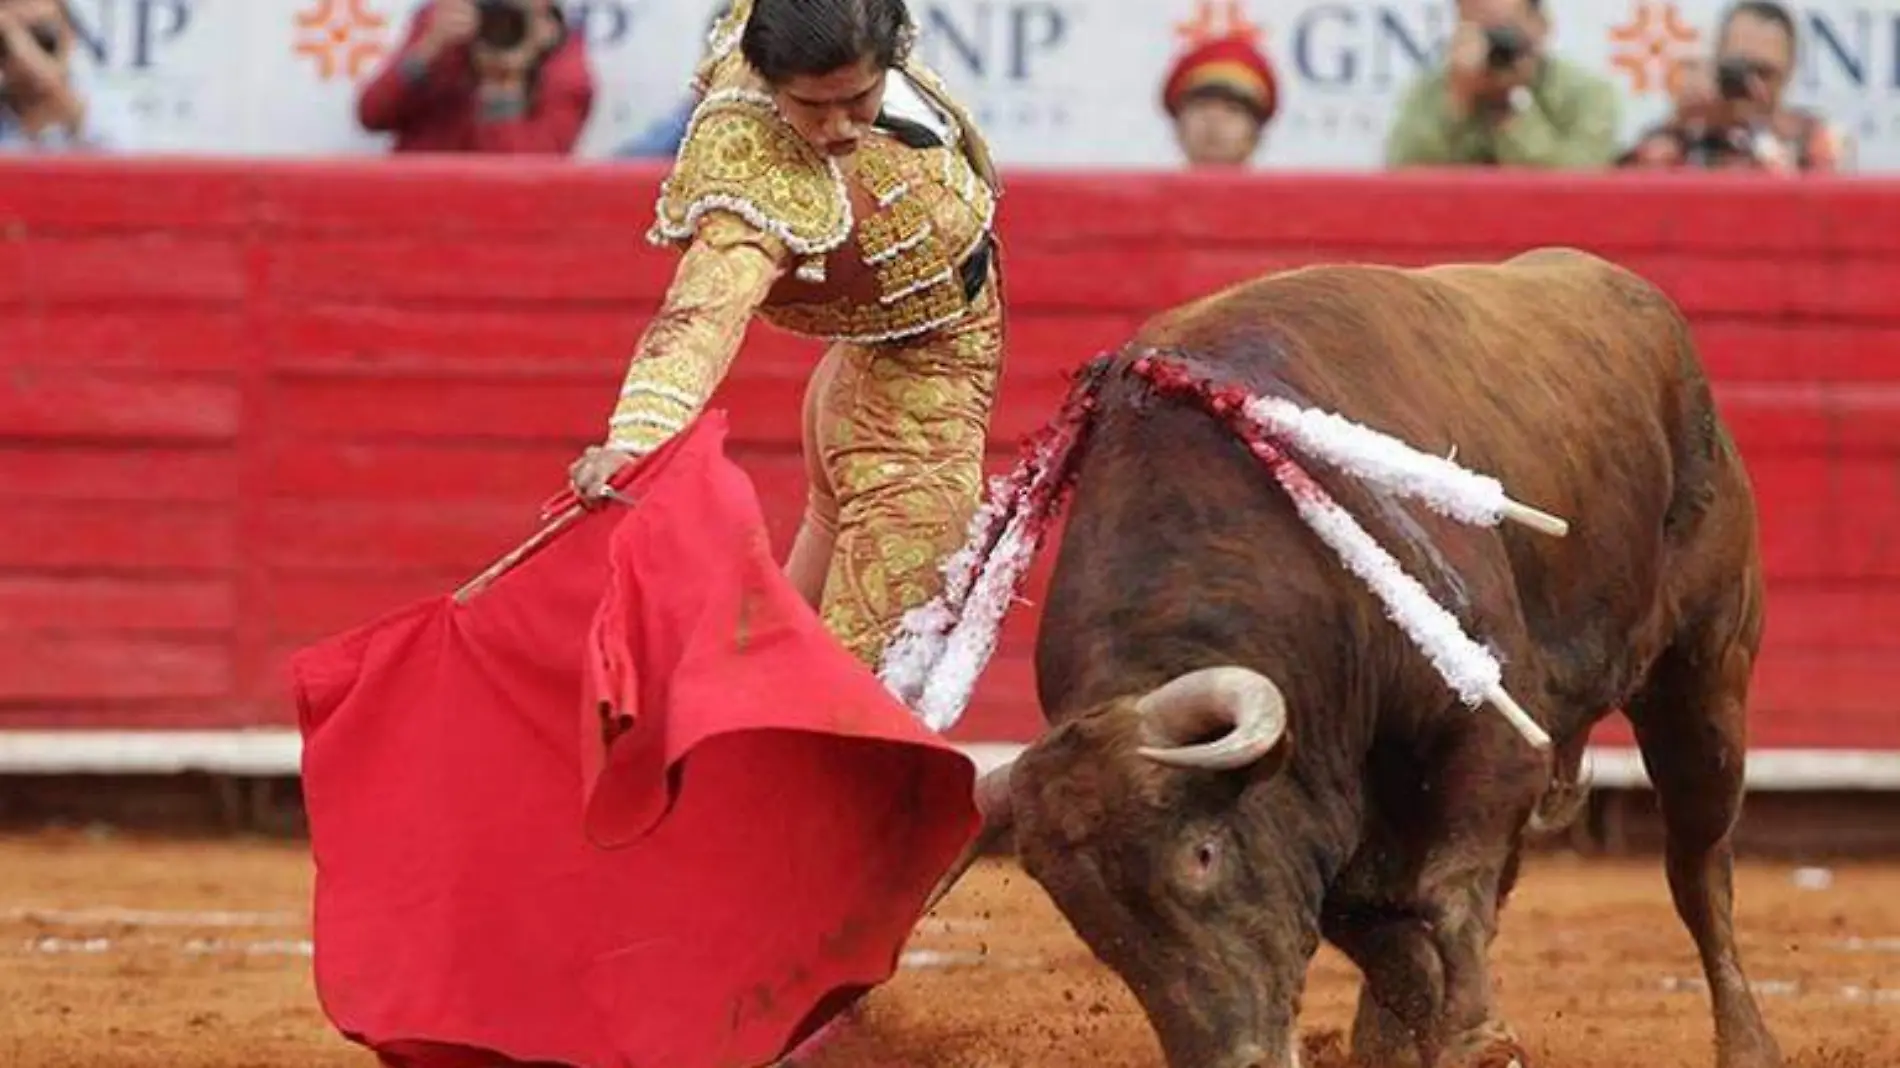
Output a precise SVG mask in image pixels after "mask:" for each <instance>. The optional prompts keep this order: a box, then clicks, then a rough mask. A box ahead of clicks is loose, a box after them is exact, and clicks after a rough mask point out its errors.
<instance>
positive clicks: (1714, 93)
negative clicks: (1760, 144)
mask: <svg viewBox="0 0 1900 1068" xmlns="http://www.w3.org/2000/svg"><path fill="white" fill-rule="evenodd" d="M1675 102H1676V117H1677V119H1678V120H1679V121H1681V122H1683V123H1684V124H1693V125H1701V126H1707V127H1713V128H1716V129H1726V128H1730V127H1740V126H1749V125H1752V124H1754V123H1756V122H1760V121H1763V120H1765V119H1767V118H1768V117H1769V115H1771V114H1772V113H1773V111H1774V100H1773V96H1772V94H1771V92H1770V90H1769V88H1768V71H1767V70H1766V69H1765V68H1764V67H1763V66H1762V65H1761V64H1760V63H1757V62H1755V61H1753V60H1750V59H1749V58H1747V57H1745V56H1727V57H1724V58H1722V59H1721V60H1720V61H1718V62H1717V63H1715V64H1714V65H1713V66H1711V65H1709V64H1708V63H1706V62H1700V61H1696V62H1690V63H1686V64H1684V65H1683V66H1682V67H1681V68H1680V69H1679V70H1678V72H1677V76H1676V92H1675Z"/></svg>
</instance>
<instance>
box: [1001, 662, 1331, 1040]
mask: <svg viewBox="0 0 1900 1068" xmlns="http://www.w3.org/2000/svg"><path fill="white" fill-rule="evenodd" d="M1287 743H1288V739H1287V713H1286V703H1285V701H1284V699H1283V698H1282V696H1281V693H1280V690H1279V688H1278V687H1276V686H1275V685H1274V684H1273V682H1272V681H1271V680H1270V679H1268V678H1266V677H1265V676H1262V675H1260V674H1258V673H1256V672H1253V671H1249V670H1246V669H1244V668H1237V667H1216V668H1209V669H1206V670H1201V671H1195V672H1192V673H1190V674H1187V675H1184V676H1182V677H1180V678H1177V679H1175V680H1174V681H1172V682H1169V683H1167V684H1166V685H1163V686H1161V687H1159V688H1158V689H1155V690H1154V691H1152V692H1150V693H1148V694H1146V695H1145V696H1141V697H1138V698H1129V699H1124V700H1120V701H1115V702H1110V703H1109V704H1107V705H1104V706H1102V707H1100V708H1097V709H1094V710H1092V711H1091V712H1090V713H1088V714H1087V715H1084V716H1081V717H1079V718H1076V719H1073V720H1071V721H1069V722H1066V723H1064V724H1063V725H1062V726H1060V727H1057V728H1056V729H1054V730H1052V731H1051V732H1050V733H1049V734H1048V735H1046V736H1045V737H1044V738H1043V739H1041V740H1040V741H1039V742H1037V743H1036V744H1035V745H1033V746H1031V747H1030V748H1029V749H1028V750H1027V751H1026V752H1025V753H1024V754H1023V755H1022V756H1021V757H1020V758H1018V759H1017V760H1016V762H1015V763H1014V764H1013V765H1012V766H1010V767H1007V768H1002V769H998V770H997V771H995V772H992V773H990V774H989V775H988V776H986V777H985V779H984V780H983V783H982V785H981V788H980V790H979V802H980V806H981V807H982V808H983V809H984V812H985V815H986V820H987V823H988V826H990V827H992V828H1001V827H1005V826H1007V827H1011V828H1012V829H1013V831H1014V836H1015V841H1016V851H1017V854H1018V856H1019V857H1020V858H1021V861H1022V864H1023V867H1024V868H1025V870H1027V871H1028V872H1029V874H1030V875H1031V876H1032V877H1033V878H1034V879H1035V880H1036V881H1037V882H1038V883H1040V884H1041V885H1042V886H1043V888H1044V889H1045V890H1046V891H1048V893H1049V895H1050V896H1051V897H1052V898H1053V899H1054V900H1055V902H1056V904H1057V905H1058V906H1059V907H1060V908H1061V909H1062V911H1063V913H1064V915H1065V916H1067V918H1068V920H1069V922H1070V924H1071V925H1072V926H1073V927H1074V928H1075V930H1076V932H1077V934H1079V935H1080V936H1081V937H1082V939H1083V940H1084V941H1085V942H1087V943H1088V945H1089V947H1090V948H1091V949H1092V950H1093V951H1094V952H1095V954H1096V955H1097V956H1098V957H1100V958H1101V959H1102V960H1103V961H1105V962H1106V963H1107V964H1108V965H1109V966H1110V967H1112V968H1114V969H1115V971H1116V972H1117V973H1119V974H1120V975H1121V977H1122V979H1123V980H1124V981H1125V982H1126V983H1127V984H1128V986H1129V988H1130V989H1131V990H1133V991H1134V993H1135V996H1136V997H1137V998H1138V999H1139V1000H1140V1001H1141V1004H1142V1006H1143V1008H1144V1009H1145V1010H1146V1011H1147V1015H1148V1018H1149V1020H1150V1022H1151V1023H1152V1024H1153V1025H1154V1028H1155V1030H1156V1033H1157V1034H1158V1035H1159V1037H1160V1039H1161V1044H1162V1047H1163V1049H1164V1050H1165V1051H1166V1053H1167V1058H1168V1062H1169V1064H1171V1065H1173V1066H1175V1068H1188V1066H1193V1068H1287V1066H1288V1065H1290V1064H1293V1063H1294V1054H1293V1052H1292V1049H1291V1047H1290V1043H1291V1042H1292V1041H1293V1025H1294V1018H1295V1016H1296V1015H1297V1000H1298V992H1299V989H1300V986H1301V983H1302V982H1303V977H1304V975H1305V965H1306V960H1307V958H1308V957H1310V956H1311V954H1312V952H1313V950H1314V949H1315V948H1316V945H1315V941H1314V939H1313V936H1312V935H1310V934H1308V933H1304V932H1307V931H1310V924H1303V923H1299V922H1293V921H1291V917H1292V915H1295V914H1301V913H1302V912H1303V910H1301V909H1300V908H1297V907H1291V908H1289V907H1288V906H1297V905H1298V904H1300V902H1297V901H1294V900H1289V896H1290V895H1307V896H1310V895H1311V893H1312V891H1313V889H1314V887H1312V886H1309V885H1306V884H1308V883H1311V882H1313V880H1311V879H1310V878H1305V877H1303V875H1302V874H1301V873H1300V872H1298V871H1297V870H1295V868H1296V867H1297V861H1296V860H1295V861H1293V862H1292V864H1289V860H1288V858H1285V857H1283V856H1282V855H1281V853H1282V851H1281V850H1278V849H1275V848H1274V847H1273V846H1272V845H1271V844H1268V843H1266V842H1263V841H1262V839H1263V838H1264V837H1265V836H1266V835H1268V834H1269V833H1270V831H1271V830H1273V828H1268V827H1263V826H1258V825H1256V824H1255V823H1253V822H1250V821H1249V819H1247V818H1244V817H1242V816H1241V815H1240V802H1241V798H1242V797H1243V795H1245V794H1246V793H1248V791H1249V788H1250V787H1254V786H1256V785H1261V784H1267V783H1268V782H1269V781H1270V780H1271V779H1272V778H1273V777H1274V775H1275V773H1276V772H1277V771H1278V770H1279V768H1280V767H1281V766H1283V764H1284V762H1285V759H1286V755H1287V750H1288V748H1289V746H1288V744H1287ZM1277 785H1279V786H1281V787H1284V786H1285V784H1277ZM1289 879H1291V880H1292V881H1291V882H1289Z"/></svg>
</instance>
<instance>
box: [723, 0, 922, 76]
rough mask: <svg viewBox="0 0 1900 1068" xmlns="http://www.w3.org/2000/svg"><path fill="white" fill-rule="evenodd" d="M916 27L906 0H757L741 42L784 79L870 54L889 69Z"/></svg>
mask: <svg viewBox="0 0 1900 1068" xmlns="http://www.w3.org/2000/svg"><path fill="white" fill-rule="evenodd" d="M915 33H916V31H915V29H914V28H913V25H912V23H911V20H910V9H909V8H908V7H907V6H905V3H904V0H754V3H753V5H752V17H751V18H749V19H747V20H746V27H745V36H744V37H743V38H741V39H740V42H739V48H740V50H741V51H742V52H744V54H745V58H746V62H747V63H750V64H752V69H754V70H756V71H758V72H759V73H760V74H761V75H763V76H764V78H765V80H766V81H768V82H771V83H772V84H773V85H782V84H784V83H785V82H787V81H790V80H791V79H793V78H797V77H816V76H819V75H824V74H830V73H831V72H832V71H834V70H838V69H840V68H842V67H849V66H851V65H852V64H854V63H861V62H863V61H864V60H867V59H868V60H871V61H872V62H874V63H875V64H876V65H877V66H878V68H879V69H881V70H889V69H890V68H892V67H895V66H896V65H897V63H898V61H899V60H900V59H902V57H903V53H904V51H905V49H906V48H908V47H909V44H910V40H911V38H912V37H913V36H914V35H915Z"/></svg>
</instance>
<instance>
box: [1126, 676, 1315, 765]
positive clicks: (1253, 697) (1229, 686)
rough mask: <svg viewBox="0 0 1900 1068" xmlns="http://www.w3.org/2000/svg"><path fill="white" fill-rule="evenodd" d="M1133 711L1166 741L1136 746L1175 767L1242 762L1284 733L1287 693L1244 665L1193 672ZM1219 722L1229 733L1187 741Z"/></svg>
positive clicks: (1145, 699) (1154, 736)
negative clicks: (1206, 738) (1188, 742)
mask: <svg viewBox="0 0 1900 1068" xmlns="http://www.w3.org/2000/svg"><path fill="white" fill-rule="evenodd" d="M1135 713H1136V714H1137V715H1139V716H1140V717H1141V721H1142V731H1143V733H1144V734H1146V735H1147V736H1148V737H1149V738H1151V739H1153V740H1155V741H1157V742H1160V743H1164V744H1160V745H1153V746H1144V747H1142V748H1141V749H1140V750H1138V751H1139V752H1140V753H1141V755H1142V756H1144V757H1147V758H1148V759H1149V760H1152V761H1154V762H1155V763H1157V764H1166V765H1168V766H1170V767H1176V768H1196V769H1201V770H1207V771H1231V770H1234V769H1236V768H1244V767H1247V766H1248V765H1250V764H1253V763H1254V762H1255V761H1258V760H1259V759H1260V758H1261V757H1264V756H1266V755H1267V754H1268V753H1270V752H1272V751H1273V747H1274V746H1276V745H1278V744H1280V739H1281V738H1283V737H1285V736H1286V698H1285V697H1284V696H1282V695H1281V693H1280V688H1279V687H1278V686H1275V685H1274V684H1273V680H1272V679H1269V678H1267V677H1266V676H1265V675H1262V674H1260V673H1259V672H1257V671H1249V670H1247V669H1246V668H1242V667H1212V668H1203V669H1201V670H1200V671H1193V672H1189V673H1188V674H1186V675H1183V676H1181V677H1180V678H1178V679H1175V680H1174V681H1173V682H1170V683H1167V684H1166V685H1164V686H1161V687H1160V688H1158V689H1156V690H1154V691H1153V692H1151V693H1149V694H1148V695H1147V696H1146V697H1143V698H1142V699H1141V700H1139V701H1137V702H1135ZM1221 727H1226V728H1227V733H1225V734H1223V735H1221V736H1220V737H1219V738H1216V739H1214V740H1213V741H1211V742H1203V743H1201V744H1199V745H1185V744H1183V743H1184V742H1185V741H1186V740H1187V739H1189V738H1196V737H1200V736H1202V735H1205V734H1207V733H1209V732H1210V731H1213V730H1216V729H1218V728H1221Z"/></svg>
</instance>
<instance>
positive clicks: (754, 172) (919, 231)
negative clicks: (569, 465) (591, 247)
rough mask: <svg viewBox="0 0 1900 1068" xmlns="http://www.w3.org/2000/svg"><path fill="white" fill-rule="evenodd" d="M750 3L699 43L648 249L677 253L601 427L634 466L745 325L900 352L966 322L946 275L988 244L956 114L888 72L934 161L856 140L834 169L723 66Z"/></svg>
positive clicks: (930, 82) (759, 91)
mask: <svg viewBox="0 0 1900 1068" xmlns="http://www.w3.org/2000/svg"><path fill="white" fill-rule="evenodd" d="M749 8H750V3H749V2H741V3H739V4H735V5H734V8H733V12H732V15H731V16H729V17H728V19H727V20H726V21H725V22H723V23H721V25H720V26H719V27H718V28H716V29H715V31H714V40H713V42H712V50H711V52H710V54H709V57H708V59H707V61H706V62H705V64H703V65H702V67H701V70H700V75H699V80H698V83H697V84H698V86H699V87H700V88H701V89H702V91H703V92H704V96H703V98H702V100H701V102H700V104H699V107H698V108H697V109H696V110H695V112H694V114H693V117H692V121H691V123H690V124H689V126H688V128H687V133H686V138H685V140H684V142H683V143H682V144H681V146H680V152H679V159H678V161H677V162H676V164H675V165H674V169H673V172H672V174H671V175H670V176H669V177H668V178H667V180H666V182H665V184H664V185H663V186H662V188H661V192H660V199H659V204H658V209H657V216H658V217H657V219H656V220H655V222H654V225H653V229H652V231H651V232H650V233H649V235H648V237H649V239H650V240H652V241H653V242H654V243H656V244H673V245H679V246H683V247H684V249H685V253H684V256H683V257H682V259H681V261H680V264H679V268H678V271H677V273H676V274H675V275H674V279H673V284H672V287H671V288H670V289H669V291H668V293H667V296H666V300H665V302H664V304H663V305H662V307H661V309H660V311H659V314H658V315H657V316H656V317H655V318H654V320H653V322H652V323H651V325H649V326H648V328H647V331H646V333H645V335H644V336H643V337H642V338H641V340H640V347H639V350H638V352H637V353H636V354H635V356H634V359H633V363H632V366H631V367H630V368H629V370H628V373H627V377H626V381H625V383H624V386H623V388H622V390H621V396H620V401H619V404H618V405H617V407H616V408H615V411H614V415H613V419H612V430H611V434H610V437H609V440H610V443H611V444H613V445H615V446H617V447H619V448H623V449H626V450H628V451H630V452H635V453H645V452H649V451H651V450H653V449H655V448H657V447H659V445H661V444H662V443H664V442H665V441H666V440H667V439H668V438H670V437H672V435H673V434H675V433H677V432H678V431H679V430H680V429H682V428H684V427H685V426H686V424H687V423H689V422H691V421H692V419H693V418H694V417H695V416H696V415H697V414H698V413H699V411H700V409H701V408H702V407H703V406H704V404H705V402H706V400H707V398H708V397H710V396H711V394H712V392H713V390H714V389H715V388H716V387H717V386H718V384H719V382H720V380H721V379H723V378H724V376H725V373H726V369H727V367H728V366H729V365H730V364H731V361H732V358H733V356H734V355H735V354H736V353H737V351H738V348H739V345H740V342H741V341H742V340H743V338H744V336H745V332H746V328H747V326H748V325H749V324H750V322H751V319H752V317H753V316H754V315H755V314H756V315H759V316H761V317H763V318H764V319H766V320H767V321H768V322H771V323H773V324H774V325H776V326H779V327H782V328H784V329H786V330H790V331H793V332H795V333H799V334H804V335H807V336H811V337H817V338H823V339H827V340H832V341H842V342H850V343H856V344H884V343H901V342H903V341H904V340H905V339H908V338H915V337H918V336H919V335H923V334H926V333H928V332H930V331H932V330H935V329H938V328H940V327H943V326H947V325H949V324H951V323H954V322H956V321H957V320H959V319H960V318H962V317H963V316H964V315H965V314H967V313H968V311H969V301H968V300H967V299H966V296H965V294H964V289H963V284H962V280H961V278H960V275H959V267H960V266H961V265H962V263H963V262H964V260H965V259H967V258H968V257H969V256H970V255H971V254H972V253H973V252H974V251H975V250H976V249H977V248H978V247H979V246H980V245H981V243H982V241H983V239H984V238H985V237H986V236H987V235H988V234H989V231H990V227H991V224H992V222H993V219H994V215H995V206H996V198H997V195H998V187H997V182H996V177H995V172H994V168H993V166H992V165H991V162H990V159H989V155H988V150H987V148H986V146H985V145H984V144H983V141H982V138H981V136H980V135H979V134H978V133H977V131H976V129H975V127H974V125H973V124H972V123H971V122H970V119H969V116H968V114H967V113H966V112H965V111H964V110H963V109H962V108H961V107H959V106H958V105H957V104H956V102H955V101H953V100H952V99H951V98H950V95H949V92H948V90H946V89H945V88H944V86H943V84H942V83H941V82H940V81H939V80H938V79H937V78H936V76H935V75H934V74H932V73H931V72H930V71H929V70H928V69H927V68H925V67H923V66H922V65H921V64H918V63H915V62H906V63H904V64H903V65H902V66H901V67H900V68H899V70H900V71H901V72H902V73H904V74H906V75H908V76H909V78H910V79H911V81H912V83H913V84H914V85H915V86H916V87H917V89H918V90H919V91H920V93H921V94H922V95H923V96H924V97H925V98H926V99H927V100H929V102H930V103H932V104H933V105H935V106H936V108H937V110H938V112H939V114H940V115H941V116H942V117H943V118H944V119H945V122H946V125H948V126H949V127H950V137H949V138H948V142H947V144H946V145H944V146H943V147H932V148H921V149H920V148H912V147H908V146H906V145H904V144H902V143H901V142H899V141H897V140H896V139H894V138H889V137H884V136H881V135H876V134H874V135H872V136H869V137H866V138H864V139H863V140H861V141H860V143H859V147H858V150H857V151H856V152H855V153H854V154H853V155H852V156H851V157H849V158H848V159H846V160H843V161H839V160H834V159H831V158H829V157H826V156H824V155H823V154H821V153H819V152H818V151H817V150H816V149H813V148H811V147H810V146H809V145H807V144H806V142H805V141H804V139H803V138H801V137H799V135H798V134H797V132H796V131H794V130H793V129H792V127H791V126H790V125H789V124H788V123H786V122H785V120H784V119H782V118H781V117H780V116H779V114H778V112H777V109H776V108H775V107H774V105H773V103H772V98H771V95H770V93H769V92H768V91H767V89H766V87H765V84H764V82H763V80H762V79H761V78H759V76H758V75H757V74H756V73H755V72H754V71H753V70H752V69H751V67H750V66H749V65H748V64H747V63H746V62H745V60H744V57H743V56H742V55H741V54H740V53H739V52H738V49H737V43H738V36H739V32H740V30H741V29H742V28H743V26H744V21H743V20H744V18H745V17H746V15H747V14H748V13H749Z"/></svg>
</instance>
